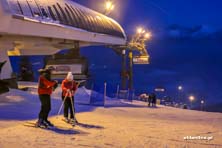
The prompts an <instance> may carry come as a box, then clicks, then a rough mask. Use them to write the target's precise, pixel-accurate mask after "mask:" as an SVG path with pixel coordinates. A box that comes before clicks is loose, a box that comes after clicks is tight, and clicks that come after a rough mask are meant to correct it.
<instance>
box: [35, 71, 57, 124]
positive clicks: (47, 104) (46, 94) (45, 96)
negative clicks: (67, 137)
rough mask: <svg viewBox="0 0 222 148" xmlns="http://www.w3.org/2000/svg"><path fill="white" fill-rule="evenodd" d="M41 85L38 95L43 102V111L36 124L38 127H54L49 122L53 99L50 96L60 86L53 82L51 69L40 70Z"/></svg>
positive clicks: (39, 85)
mask: <svg viewBox="0 0 222 148" xmlns="http://www.w3.org/2000/svg"><path fill="white" fill-rule="evenodd" d="M39 73H40V77H39V82H38V83H39V84H38V94H39V99H40V102H41V110H40V112H39V119H38V121H37V123H36V126H38V127H42V126H43V127H48V126H53V124H52V123H51V122H50V121H49V120H48V115H49V112H50V110H51V97H50V95H51V94H52V92H53V91H54V90H55V89H56V87H57V86H58V82H57V81H52V80H51V70H50V69H40V70H39Z"/></svg>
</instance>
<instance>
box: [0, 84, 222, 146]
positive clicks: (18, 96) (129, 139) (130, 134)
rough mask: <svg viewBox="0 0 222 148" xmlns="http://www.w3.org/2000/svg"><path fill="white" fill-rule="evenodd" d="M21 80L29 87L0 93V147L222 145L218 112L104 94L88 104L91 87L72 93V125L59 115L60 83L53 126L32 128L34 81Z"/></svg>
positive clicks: (35, 112)
mask: <svg viewBox="0 0 222 148" xmlns="http://www.w3.org/2000/svg"><path fill="white" fill-rule="evenodd" d="M21 85H22V86H28V87H30V88H29V90H28V91H26V92H24V91H19V90H10V92H9V93H6V94H3V95H0V128H1V130H0V134H1V136H0V148H40V147H41V148H42V147H44V148H55V147H56V148H61V147H63V148H74V147H75V148H78V147H96V148H100V147H101V148H104V147H120V148H122V147H132V148H137V147H138V148H141V147H146V148H150V147H151V148H152V147H153V148H157V147H163V148H168V147H170V148H171V147H183V148H185V147H187V148H192V147H194V148H196V147H201V148H202V147H213V148H215V147H216V148H220V147H222V114H221V113H207V112H198V111H191V110H182V109H177V108H171V107H164V106H158V107H157V108H148V107H147V106H146V103H144V102H139V101H133V102H126V101H124V100H117V99H111V98H107V100H106V106H105V107H96V106H90V105H87V104H88V103H89V95H90V93H91V92H90V90H86V89H85V88H80V89H79V90H78V93H77V95H76V102H78V103H76V109H77V114H76V117H77V119H78V121H79V122H80V123H81V124H80V125H77V126H75V127H74V128H73V127H71V126H70V125H69V124H66V123H64V122H63V121H62V120H61V119H62V115H59V116H57V112H58V110H59V107H60V105H61V98H60V96H61V90H60V89H59V88H58V89H57V90H56V91H55V92H54V94H53V95H52V110H51V113H50V120H51V121H52V122H53V123H54V124H55V125H56V127H57V128H55V129H47V130H46V129H40V128H33V127H30V126H32V123H34V122H35V121H36V119H37V115H38V112H39V108H40V103H39V99H38V96H37V92H36V88H37V87H36V84H35V83H21ZM187 136H188V137H187ZM190 136H191V137H190ZM199 136H200V137H199ZM189 138H196V140H190V139H189ZM198 138H199V139H202V140H197V139H198ZM203 138H207V139H205V140H203Z"/></svg>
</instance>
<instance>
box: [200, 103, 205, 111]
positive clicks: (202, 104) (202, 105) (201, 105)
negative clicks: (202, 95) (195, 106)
mask: <svg viewBox="0 0 222 148" xmlns="http://www.w3.org/2000/svg"><path fill="white" fill-rule="evenodd" d="M204 104H205V102H204V100H201V101H200V110H201V111H203V110H204Z"/></svg>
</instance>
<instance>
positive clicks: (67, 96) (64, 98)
mask: <svg viewBox="0 0 222 148" xmlns="http://www.w3.org/2000/svg"><path fill="white" fill-rule="evenodd" d="M69 94H70V92H69V93H66V96H65V98H64V100H63V102H62V105H61V106H60V108H59V111H58V114H57V117H58V115H59V114H60V112H61V110H62V108H63V105H64V103H65V100H66V98H67V97H68V95H69Z"/></svg>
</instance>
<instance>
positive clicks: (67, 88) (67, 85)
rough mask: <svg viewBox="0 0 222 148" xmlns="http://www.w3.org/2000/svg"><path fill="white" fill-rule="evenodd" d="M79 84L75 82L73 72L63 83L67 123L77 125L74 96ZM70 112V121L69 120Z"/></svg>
mask: <svg viewBox="0 0 222 148" xmlns="http://www.w3.org/2000/svg"><path fill="white" fill-rule="evenodd" d="M77 88H78V84H77V83H76V82H75V81H74V79H73V75H72V72H69V73H68V74H67V76H66V78H65V79H64V80H63V81H62V100H63V101H64V118H65V121H66V122H71V123H74V124H75V123H76V122H77V120H76V119H75V107H74V106H75V105H74V95H75V92H76V90H77ZM69 112H70V119H69V118H68V115H69Z"/></svg>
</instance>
